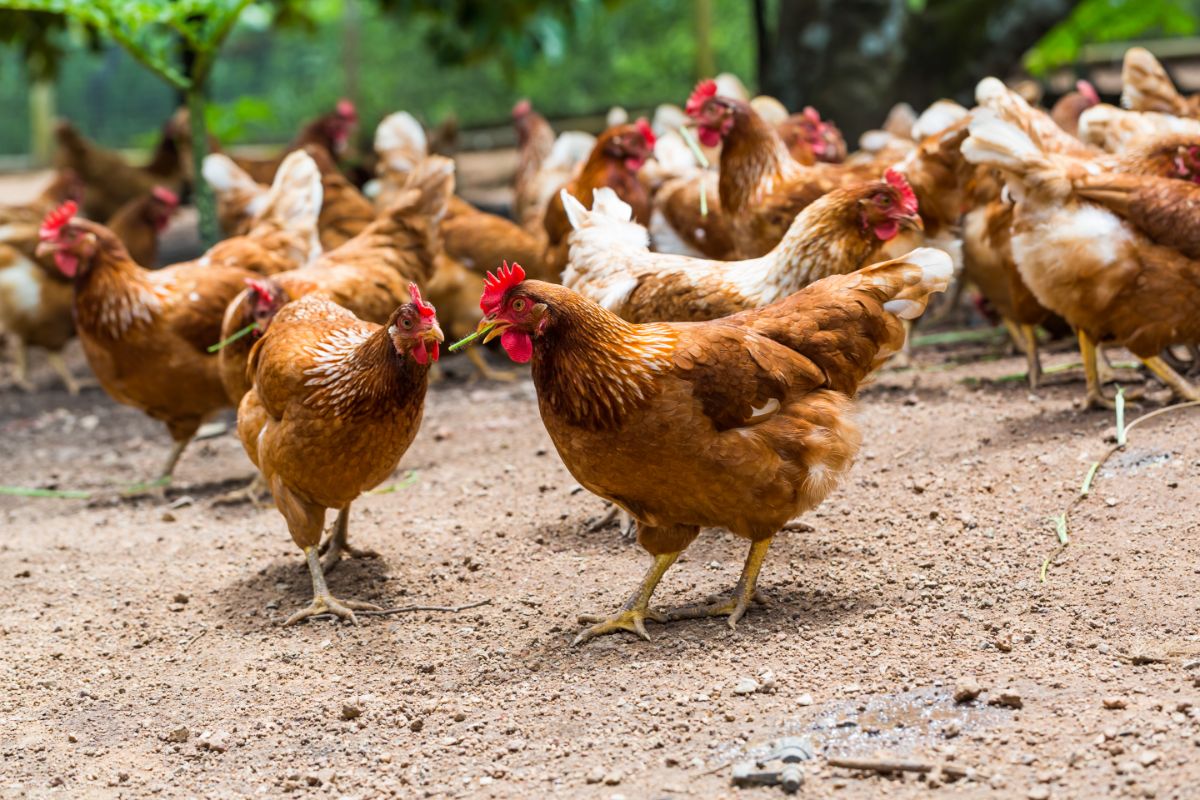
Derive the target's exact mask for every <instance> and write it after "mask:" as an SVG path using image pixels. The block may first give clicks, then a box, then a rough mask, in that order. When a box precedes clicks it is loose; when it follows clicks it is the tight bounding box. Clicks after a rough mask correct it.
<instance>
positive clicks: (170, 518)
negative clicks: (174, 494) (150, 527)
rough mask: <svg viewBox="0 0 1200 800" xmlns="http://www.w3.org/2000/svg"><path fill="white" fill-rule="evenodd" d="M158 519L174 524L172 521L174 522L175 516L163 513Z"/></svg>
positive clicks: (166, 512)
mask: <svg viewBox="0 0 1200 800" xmlns="http://www.w3.org/2000/svg"><path fill="white" fill-rule="evenodd" d="M159 519H161V520H162V521H163V522H174V521H175V515H174V514H172V513H171V512H170V511H164V512H163V513H162V516H161V517H159Z"/></svg>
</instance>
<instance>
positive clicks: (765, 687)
mask: <svg viewBox="0 0 1200 800" xmlns="http://www.w3.org/2000/svg"><path fill="white" fill-rule="evenodd" d="M758 683H759V686H760V687H761V689H762V691H764V692H773V691H775V688H776V681H775V673H774V672H773V671H772V670H769V669H767V670H763V672H762V673H761V674H760V675H759V676H758Z"/></svg>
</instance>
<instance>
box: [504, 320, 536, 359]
mask: <svg viewBox="0 0 1200 800" xmlns="http://www.w3.org/2000/svg"><path fill="white" fill-rule="evenodd" d="M500 345H501V346H502V347H503V348H504V352H506V353H508V357H509V358H511V359H512V360H513V361H515V362H517V363H518V364H524V363H526V362H527V361H529V359H531V358H533V339H532V338H531V337H530V336H529V334H528V333H525V331H518V330H515V329H513V328H509V329H508V330H506V331H505V332H504V333H502V334H500Z"/></svg>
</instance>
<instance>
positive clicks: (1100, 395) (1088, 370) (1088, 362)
mask: <svg viewBox="0 0 1200 800" xmlns="http://www.w3.org/2000/svg"><path fill="white" fill-rule="evenodd" d="M1076 335H1077V336H1078V337H1079V355H1080V357H1081V358H1082V359H1083V374H1084V377H1085V378H1086V379H1087V399H1086V401H1085V402H1084V406H1083V407H1084V408H1085V409H1088V408H1107V409H1109V410H1110V411H1112V410H1114V409H1116V407H1117V401H1116V400H1113V399H1112V398H1109V397H1107V396H1105V394H1104V392H1103V391H1102V389H1101V386H1103V382H1102V381H1101V380H1100V368H1099V365H1098V363H1097V351H1096V343H1095V342H1093V341H1092V337H1090V336H1088V335H1087V334H1086V333H1084V332H1083V331H1082V330H1079V331H1076Z"/></svg>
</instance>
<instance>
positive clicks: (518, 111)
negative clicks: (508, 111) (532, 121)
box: [512, 98, 533, 119]
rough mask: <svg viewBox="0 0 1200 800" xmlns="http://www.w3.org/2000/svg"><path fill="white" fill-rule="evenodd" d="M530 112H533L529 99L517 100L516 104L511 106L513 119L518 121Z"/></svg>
mask: <svg viewBox="0 0 1200 800" xmlns="http://www.w3.org/2000/svg"><path fill="white" fill-rule="evenodd" d="M530 111H533V103H531V102H529V98H524V99H522V100H518V101H517V104H516V105H515V106H513V109H512V115H513V119H520V118H521V117H523V116H525V115H526V114H528V113H529V112H530Z"/></svg>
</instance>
